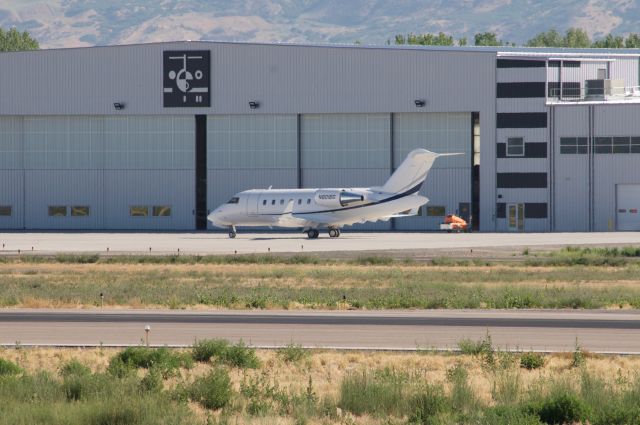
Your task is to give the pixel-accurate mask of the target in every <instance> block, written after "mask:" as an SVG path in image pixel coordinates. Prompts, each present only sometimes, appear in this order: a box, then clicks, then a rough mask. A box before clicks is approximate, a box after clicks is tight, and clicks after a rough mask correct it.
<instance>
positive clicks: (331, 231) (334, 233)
mask: <svg viewBox="0 0 640 425" xmlns="http://www.w3.org/2000/svg"><path fill="white" fill-rule="evenodd" d="M329 237H331V238H339V237H340V229H329Z"/></svg>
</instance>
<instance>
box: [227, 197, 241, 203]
mask: <svg viewBox="0 0 640 425" xmlns="http://www.w3.org/2000/svg"><path fill="white" fill-rule="evenodd" d="M238 202H240V198H238V197H237V196H234V197H233V198H231V199H229V202H227V204H237V203H238Z"/></svg>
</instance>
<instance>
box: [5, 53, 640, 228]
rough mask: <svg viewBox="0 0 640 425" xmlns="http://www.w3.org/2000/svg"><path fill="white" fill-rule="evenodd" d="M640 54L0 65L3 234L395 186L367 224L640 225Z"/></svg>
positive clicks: (202, 222)
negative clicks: (425, 159) (409, 199)
mask: <svg viewBox="0 0 640 425" xmlns="http://www.w3.org/2000/svg"><path fill="white" fill-rule="evenodd" d="M639 63H640V52H638V51H627V50H615V51H598V50H548V49H522V48H521V49H518V48H418V47H416V48H412V47H409V46H402V47H395V46H393V47H391V46H390V47H361V46H313V45H286V44H250V43H219V42H172V43H155V44H141V45H127V46H110V47H92V48H77V49H60V50H41V51H33V52H19V53H2V54H0V70H1V71H2V72H1V73H0V229H52V230H53V229H56V230H57V229H83V230H90V229H91V230H127V229H136V230H140V229H145V230H204V229H207V227H208V226H209V225H208V223H207V221H206V215H207V213H208V211H210V210H213V209H214V208H215V207H217V206H218V205H219V204H221V203H223V202H225V201H226V200H228V198H230V197H231V196H232V195H233V194H234V193H236V192H239V191H241V190H246V189H251V188H267V187H269V186H272V187H274V188H295V187H352V186H375V185H380V184H382V183H383V182H384V181H385V180H386V179H387V178H388V176H389V174H390V173H391V172H392V171H393V170H394V168H395V167H397V166H398V165H399V164H400V162H401V161H402V160H403V159H404V157H405V155H406V154H407V153H408V152H410V151H411V150H412V149H414V148H416V147H424V148H427V149H430V150H433V151H435V152H461V153H464V155H460V156H455V157H446V158H441V159H438V161H436V164H435V166H434V168H433V169H432V171H431V173H430V174H429V177H428V178H427V182H426V183H425V185H424V186H423V188H422V189H421V193H423V194H424V195H425V196H427V197H428V198H429V199H430V202H429V203H428V204H427V206H426V207H425V208H423V209H422V210H421V211H420V214H419V215H418V216H416V217H409V218H402V219H394V220H392V221H389V222H381V223H374V224H364V225H358V226H354V227H355V228H360V229H378V230H433V229H437V228H438V224H439V223H440V222H441V221H442V220H443V216H444V215H445V214H449V213H457V214H459V215H461V216H463V217H465V218H470V219H471V220H472V223H473V225H474V227H475V228H476V229H477V230H480V231H484V232H491V231H532V232H533V231H536V232H538V231H542V232H544V231H608V230H611V231H613V230H638V229H640V212H639V210H640V167H639V165H640V119H639V118H640V87H638V86H639V85H640V82H639V76H640V67H639Z"/></svg>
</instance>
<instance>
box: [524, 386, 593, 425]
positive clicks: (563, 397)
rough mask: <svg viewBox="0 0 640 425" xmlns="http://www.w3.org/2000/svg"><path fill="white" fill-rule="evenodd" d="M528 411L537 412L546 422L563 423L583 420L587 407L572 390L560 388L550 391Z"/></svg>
mask: <svg viewBox="0 0 640 425" xmlns="http://www.w3.org/2000/svg"><path fill="white" fill-rule="evenodd" d="M529 412H530V413H535V414H537V415H538V417H539V418H540V420H541V421H542V422H544V423H546V424H550V425H555V424H558V425H563V424H572V423H575V422H581V421H584V420H585V419H586V418H587V416H588V412H589V407H588V406H587V405H586V403H585V402H584V401H583V400H581V399H580V398H579V397H578V396H577V395H576V394H575V393H574V392H572V391H570V390H568V389H561V390H556V391H554V392H552V393H551V394H550V395H549V396H548V397H547V398H545V399H543V400H542V401H541V402H540V403H539V404H538V405H533V407H530V408H529Z"/></svg>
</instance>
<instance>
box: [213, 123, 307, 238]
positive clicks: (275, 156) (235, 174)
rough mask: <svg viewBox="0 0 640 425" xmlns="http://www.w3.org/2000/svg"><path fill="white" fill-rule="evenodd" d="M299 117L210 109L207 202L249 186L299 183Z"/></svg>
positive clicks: (218, 201)
mask: <svg viewBox="0 0 640 425" xmlns="http://www.w3.org/2000/svg"><path fill="white" fill-rule="evenodd" d="M297 121H298V118H297V116H296V115H292V114H287V115H276V114H269V115H209V116H208V117H207V205H208V207H207V208H208V209H209V210H210V211H211V210H213V209H215V208H216V207H217V206H218V205H220V204H222V203H224V202H227V201H228V200H229V198H231V196H233V195H234V194H235V193H237V192H241V191H244V190H248V189H259V188H265V189H266V188H268V187H269V186H273V188H274V189H278V188H295V187H297V185H298V177H297V176H298V146H297V145H298V122H297ZM208 225H209V228H212V226H211V223H209V224H208Z"/></svg>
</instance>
